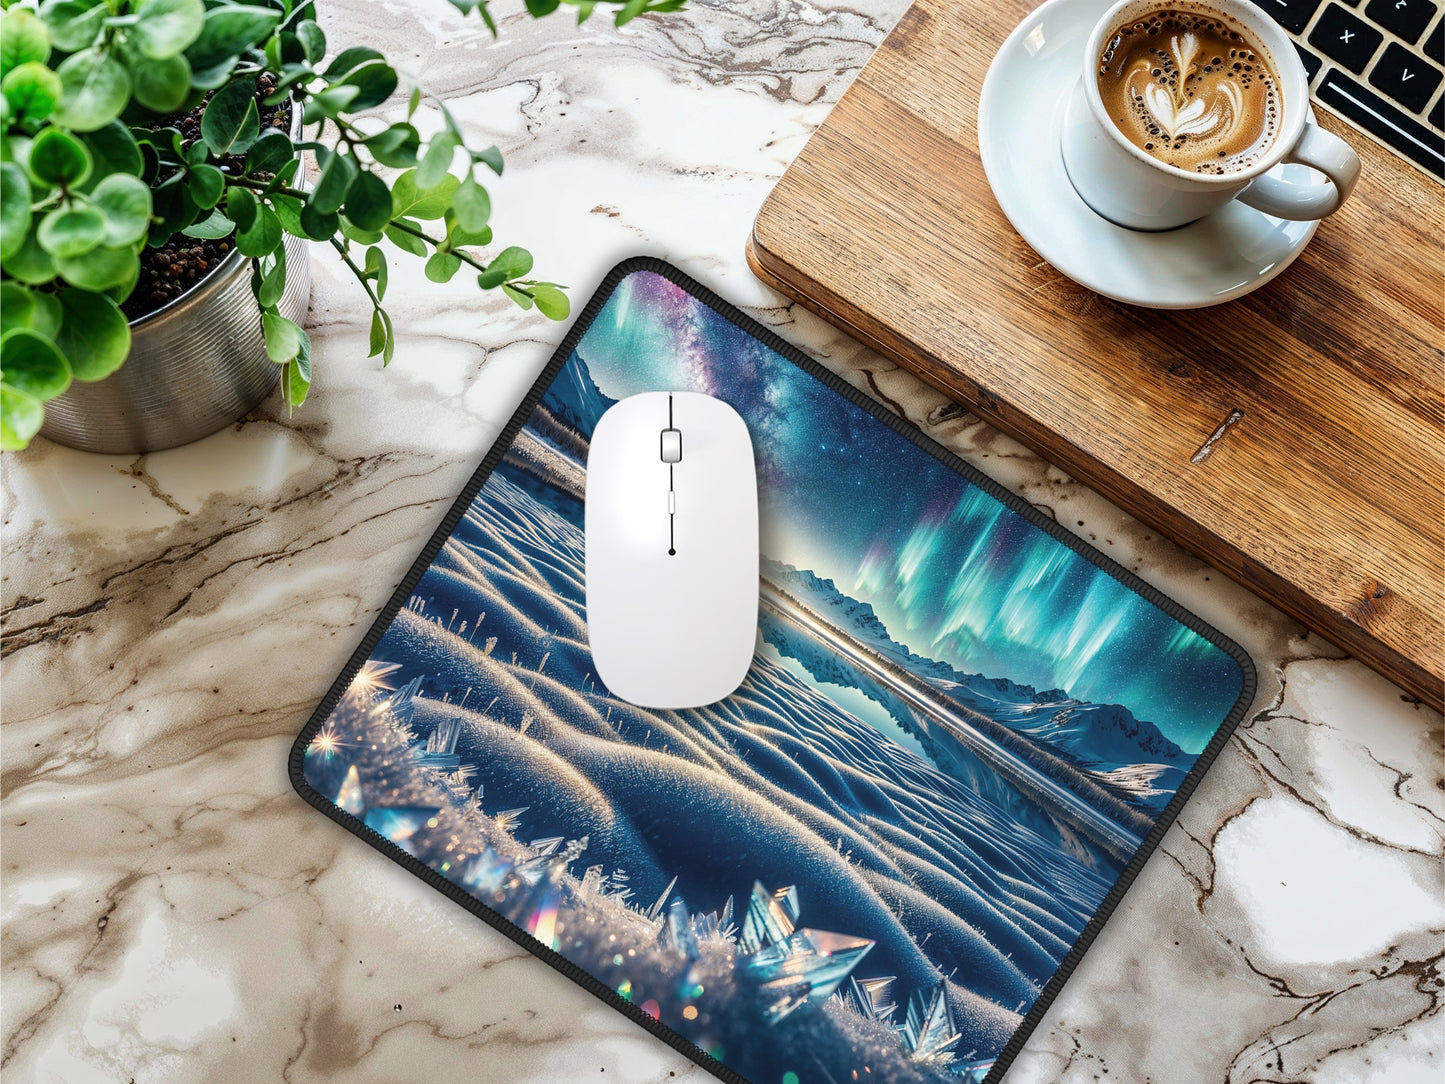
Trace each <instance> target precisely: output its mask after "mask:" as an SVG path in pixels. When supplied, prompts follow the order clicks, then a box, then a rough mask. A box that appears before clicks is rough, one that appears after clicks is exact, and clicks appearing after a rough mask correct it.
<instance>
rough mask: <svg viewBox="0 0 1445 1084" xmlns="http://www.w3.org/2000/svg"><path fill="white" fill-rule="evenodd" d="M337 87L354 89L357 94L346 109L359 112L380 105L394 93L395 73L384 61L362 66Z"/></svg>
mask: <svg viewBox="0 0 1445 1084" xmlns="http://www.w3.org/2000/svg"><path fill="white" fill-rule="evenodd" d="M337 85H339V86H349V87H356V89H357V91H358V93H357V95H356V97H355V98H353V99H352V100H351V101H350V103H348V105H347V109H349V110H352V111H354V112H359V111H360V110H362V109H370V108H372V107H373V106H377V105H380V104H381V103H382V102H384V101H386V100H387V99H388V98H390V97H391V96H392V94H393V93H394V92H395V91H396V71H395V70H394V69H393V68H392V66H391V65H390V64H388V63H386V62H385V61H381V60H379V61H375V62H373V63H371V64H363V65H362V66H361V67H359V68H357V69H356V70H355V71H354V72H352V73H351V74H350V75H348V76H347V77H346V78H345V79H342V80H341V81H340V82H339V83H338V84H337Z"/></svg>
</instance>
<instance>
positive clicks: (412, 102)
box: [406, 87, 421, 120]
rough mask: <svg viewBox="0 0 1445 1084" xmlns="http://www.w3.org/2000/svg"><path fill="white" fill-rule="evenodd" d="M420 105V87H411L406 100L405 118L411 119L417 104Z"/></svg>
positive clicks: (414, 114)
mask: <svg viewBox="0 0 1445 1084" xmlns="http://www.w3.org/2000/svg"><path fill="white" fill-rule="evenodd" d="M419 105H421V87H412V88H411V97H410V98H408V99H407V100H406V119H407V120H411V118H412V117H414V116H416V110H417V106H419Z"/></svg>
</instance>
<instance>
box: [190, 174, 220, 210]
mask: <svg viewBox="0 0 1445 1084" xmlns="http://www.w3.org/2000/svg"><path fill="white" fill-rule="evenodd" d="M189 188H190V192H191V199H192V200H194V201H195V204H196V206H197V207H199V208H200V209H201V210H203V211H209V210H210V209H211V208H212V207H214V206H215V205H216V204H217V203H218V202H219V201H220V199H221V193H222V192H224V191H225V190H226V175H225V174H224V173H222V172H221V171H220V170H219V169H217V168H216V167H215V166H213V165H209V164H206V165H199V166H192V167H191V168H190V184H189Z"/></svg>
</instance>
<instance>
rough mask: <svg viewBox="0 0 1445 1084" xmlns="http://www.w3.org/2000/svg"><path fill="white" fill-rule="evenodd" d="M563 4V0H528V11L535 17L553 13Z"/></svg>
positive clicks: (538, 17)
mask: <svg viewBox="0 0 1445 1084" xmlns="http://www.w3.org/2000/svg"><path fill="white" fill-rule="evenodd" d="M560 5H561V0H527V11H528V13H529V14H530V15H531V16H532V18H534V19H540V18H541V17H542V16H544V15H551V14H552V12H554V11H556V10H557V8H558V7H559V6H560Z"/></svg>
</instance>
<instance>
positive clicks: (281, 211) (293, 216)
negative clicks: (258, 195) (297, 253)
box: [269, 192, 308, 237]
mask: <svg viewBox="0 0 1445 1084" xmlns="http://www.w3.org/2000/svg"><path fill="white" fill-rule="evenodd" d="M269 199H270V201H271V206H272V207H273V208H275V210H276V217H277V218H279V219H280V220H281V228H282V229H283V230H285V231H286V232H287V233H289V234H291V236H292V237H307V236H308V234H307V233H306V230H305V228H304V227H303V226H302V225H301V212H302V211H303V210H304V209H305V207H306V204H305V203H303V202H302V201H301V200H299V199H297V198H296V197H295V196H287V195H284V194H283V193H281V192H275V193H273V194H272V195H271V196H270V197H269Z"/></svg>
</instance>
